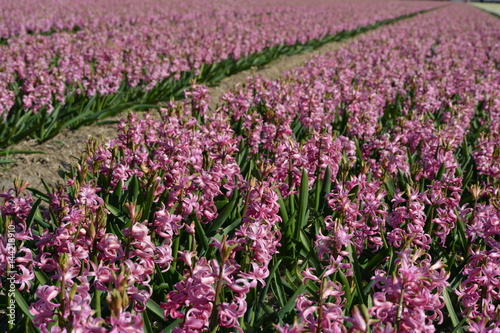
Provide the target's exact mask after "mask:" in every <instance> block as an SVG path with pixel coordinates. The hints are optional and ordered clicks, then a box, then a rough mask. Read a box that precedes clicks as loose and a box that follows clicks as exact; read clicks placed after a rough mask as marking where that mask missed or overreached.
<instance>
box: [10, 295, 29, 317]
mask: <svg viewBox="0 0 500 333" xmlns="http://www.w3.org/2000/svg"><path fill="white" fill-rule="evenodd" d="M14 298H15V300H16V305H17V306H18V307H19V308H20V309H21V311H22V312H23V313H24V315H25V316H26V317H28V318H29V319H31V320H33V315H32V314H31V312H30V308H29V306H28V303H26V301H25V300H24V297H23V295H21V293H20V292H19V290H16V292H15V294H14Z"/></svg>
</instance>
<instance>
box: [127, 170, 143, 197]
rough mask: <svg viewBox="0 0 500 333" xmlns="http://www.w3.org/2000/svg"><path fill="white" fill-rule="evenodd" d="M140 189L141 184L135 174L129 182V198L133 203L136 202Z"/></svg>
mask: <svg viewBox="0 0 500 333" xmlns="http://www.w3.org/2000/svg"><path fill="white" fill-rule="evenodd" d="M140 191H141V186H140V184H139V179H137V176H136V175H133V176H132V178H131V179H130V181H129V183H128V200H129V201H130V202H132V203H133V204H136V203H137V198H138V197H139V193H140Z"/></svg>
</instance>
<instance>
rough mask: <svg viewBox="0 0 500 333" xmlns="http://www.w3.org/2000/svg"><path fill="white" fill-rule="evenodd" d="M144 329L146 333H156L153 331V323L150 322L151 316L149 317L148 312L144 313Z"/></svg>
mask: <svg viewBox="0 0 500 333" xmlns="http://www.w3.org/2000/svg"><path fill="white" fill-rule="evenodd" d="M141 316H142V323H143V325H142V329H143V330H144V332H146V333H154V331H153V327H151V322H150V321H149V316H148V312H147V311H144V312H143V313H142V314H141Z"/></svg>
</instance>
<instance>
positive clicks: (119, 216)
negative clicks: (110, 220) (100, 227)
mask: <svg viewBox="0 0 500 333" xmlns="http://www.w3.org/2000/svg"><path fill="white" fill-rule="evenodd" d="M104 205H105V207H106V209H107V210H108V211H109V212H110V213H111V215H113V217H115V218H116V219H118V220H119V221H120V222H121V223H122V226H124V225H126V224H127V220H128V218H127V216H126V215H125V214H124V213H123V212H122V211H121V210H119V209H118V208H116V207H114V206H112V205H111V204H108V203H105V204H104Z"/></svg>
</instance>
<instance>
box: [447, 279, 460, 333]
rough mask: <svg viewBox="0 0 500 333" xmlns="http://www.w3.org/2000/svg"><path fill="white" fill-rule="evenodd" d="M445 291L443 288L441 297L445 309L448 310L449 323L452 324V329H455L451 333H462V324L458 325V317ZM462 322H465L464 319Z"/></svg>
mask: <svg viewBox="0 0 500 333" xmlns="http://www.w3.org/2000/svg"><path fill="white" fill-rule="evenodd" d="M447 289H448V288H443V297H444V301H445V304H446V309H447V310H448V314H449V316H450V318H451V322H452V324H453V327H455V330H453V332H463V331H462V325H463V322H462V323H460V321H459V320H458V316H457V314H456V312H455V308H454V307H453V301H452V300H451V298H450V294H448V290H447ZM464 320H465V318H464ZM464 322H465V321H464Z"/></svg>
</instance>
